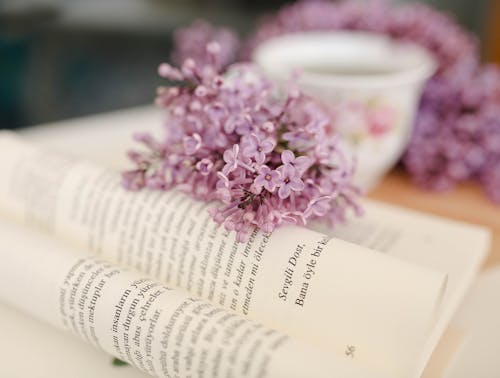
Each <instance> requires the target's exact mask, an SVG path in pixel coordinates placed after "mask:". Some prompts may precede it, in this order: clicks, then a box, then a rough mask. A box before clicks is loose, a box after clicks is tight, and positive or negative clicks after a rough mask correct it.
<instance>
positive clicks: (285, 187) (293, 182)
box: [278, 165, 305, 199]
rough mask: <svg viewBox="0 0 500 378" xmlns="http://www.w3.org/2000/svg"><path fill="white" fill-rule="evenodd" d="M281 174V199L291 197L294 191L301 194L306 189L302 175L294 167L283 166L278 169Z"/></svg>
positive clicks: (279, 192)
mask: <svg viewBox="0 0 500 378" xmlns="http://www.w3.org/2000/svg"><path fill="white" fill-rule="evenodd" d="M278 172H279V173H280V183H279V190H278V195H279V197H280V198H281V199H286V198H288V197H290V194H291V193H292V191H294V192H300V191H302V190H303V189H304V187H305V185H304V182H303V181H302V180H301V179H300V174H299V172H298V171H297V169H296V168H295V167H293V166H292V165H283V166H281V167H279V168H278Z"/></svg>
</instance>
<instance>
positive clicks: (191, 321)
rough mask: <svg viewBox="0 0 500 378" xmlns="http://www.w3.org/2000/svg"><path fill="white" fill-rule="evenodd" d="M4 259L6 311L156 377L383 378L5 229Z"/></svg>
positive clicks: (0, 251)
mask: <svg viewBox="0 0 500 378" xmlns="http://www.w3.org/2000/svg"><path fill="white" fill-rule="evenodd" d="M0 259H1V261H2V263H1V264H0V300H1V301H5V302H7V303H10V304H12V305H14V306H16V307H18V308H20V309H22V310H24V311H26V312H27V313H29V314H31V315H33V316H35V317H37V318H39V319H41V320H44V321H46V322H48V323H50V324H52V325H54V326H56V327H59V328H62V329H65V330H68V331H70V332H72V333H73V334H75V335H77V336H79V337H80V338H81V339H83V340H85V341H86V342H87V343H89V344H91V345H93V346H95V347H96V348H99V349H102V350H104V351H106V352H108V353H110V354H111V355H113V356H116V357H117V358H120V359H121V360H124V361H127V362H129V363H130V364H132V365H134V366H136V367H137V368H139V369H140V370H142V371H144V372H147V373H149V374H151V375H153V376H155V377H164V378H169V377H179V378H181V377H186V378H187V377H200V378H201V377H205V378H225V377H248V378H250V377H251V378H268V377H269V378H270V377H287V378H294V377H295V378H303V377H308V376H309V377H318V378H329V377H332V376H341V377H351V378H365V377H380V376H379V375H377V374H375V373H371V372H369V371H367V370H365V369H363V368H362V367H360V366H359V365H358V364H357V363H356V362H355V361H353V360H350V359H345V358H340V357H337V356H335V355H332V354H331V353H330V354H327V353H324V352H320V351H318V350H316V349H314V348H313V347H310V346H308V345H306V344H302V343H299V342H296V341H295V340H292V339H291V338H290V337H288V336H286V335H283V334H281V333H279V332H277V331H274V330H272V329H269V328H266V327H264V326H262V325H259V324H257V323H254V322H252V321H250V320H248V319H246V318H244V317H242V316H239V315H236V314H234V313H230V312H227V311H224V310H223V309H220V308H217V307H215V306H213V305H211V304H209V303H206V302H204V301H201V300H198V299H195V298H192V297H190V296H189V295H188V294H187V293H184V292H183V291H180V290H172V289H170V288H168V287H165V286H163V285H162V284H160V283H158V282H156V281H153V280H150V279H147V278H144V277H141V276H140V275H139V274H136V273H132V272H128V271H126V270H123V269H121V268H119V267H118V266H116V265H113V264H110V263H108V262H105V261H101V260H98V259H95V258H92V257H89V256H88V255H86V254H84V253H79V252H77V251H76V250H74V249H70V248H68V247H67V246H63V245H59V244H57V243H55V241H54V240H50V239H49V238H48V237H47V236H44V235H40V234H38V235H37V234H36V233H34V232H31V233H30V232H28V231H27V230H26V229H24V230H23V229H20V228H19V226H14V225H12V224H8V223H7V222H5V221H2V220H0ZM27 352H28V353H29V351H27ZM306 362H307V363H306ZM74 368H75V369H79V368H80V367H79V366H75V367H74Z"/></svg>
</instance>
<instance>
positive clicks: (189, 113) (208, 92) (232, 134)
mask: <svg viewBox="0 0 500 378" xmlns="http://www.w3.org/2000/svg"><path fill="white" fill-rule="evenodd" d="M206 51H207V54H208V56H209V59H208V60H207V62H211V63H210V64H209V63H207V62H204V63H202V64H201V65H200V64H198V63H197V62H195V61H194V60H192V59H187V60H186V61H185V62H184V63H183V65H182V67H181V68H180V69H177V68H174V67H172V66H170V65H169V64H166V63H163V64H161V65H160V67H159V74H160V76H162V77H164V78H166V79H168V80H170V81H173V82H175V83H177V84H176V85H175V86H172V87H169V88H160V89H159V91H158V97H157V100H156V103H157V105H159V106H160V107H163V108H165V110H166V112H167V118H166V124H165V126H166V127H165V132H166V133H165V136H164V138H163V139H162V140H159V141H158V140H155V139H154V138H153V137H152V136H151V135H148V134H146V135H145V134H140V135H136V140H137V141H138V142H140V143H142V144H143V145H144V146H145V147H146V150H145V151H142V152H139V151H131V152H130V153H129V157H130V158H131V160H132V161H133V162H134V163H135V165H136V167H135V169H133V170H131V171H128V172H125V173H124V174H123V182H124V185H125V187H126V188H128V189H131V190H139V189H141V188H144V187H147V188H150V189H158V190H168V189H170V188H174V187H175V188H177V189H179V190H181V191H183V192H185V193H188V194H190V195H192V196H194V197H195V198H197V199H201V200H205V201H210V200H218V201H220V202H222V205H221V206H219V207H213V208H212V209H211V210H210V214H211V216H212V217H213V219H214V220H215V221H216V222H217V223H218V224H220V225H224V227H225V228H226V229H227V230H228V231H234V232H236V235H237V239H238V240H239V241H242V242H243V241H246V240H247V239H248V237H249V235H250V233H251V232H252V230H253V229H254V228H255V227H258V228H260V229H262V230H263V231H265V232H271V231H273V230H274V229H275V228H276V227H277V226H279V225H282V224H300V225H305V224H306V223H307V221H308V220H309V219H313V218H317V217H324V218H326V219H328V220H329V221H330V222H331V223H333V224H335V223H337V222H339V221H343V220H344V218H345V213H346V211H347V210H348V209H349V208H351V209H354V211H355V212H360V209H359V207H358V205H357V203H356V200H357V197H358V195H359V192H358V190H357V189H356V188H355V187H354V186H353V185H352V176H353V165H352V164H351V162H350V161H348V160H346V158H345V156H344V154H343V153H342V151H341V149H340V147H339V145H338V143H339V140H338V138H336V137H335V135H333V134H332V129H331V127H330V120H329V118H328V116H327V114H326V113H325V112H323V110H322V109H321V107H320V106H319V105H318V104H317V103H315V102H314V101H313V100H312V99H311V98H309V97H307V96H305V95H303V94H301V93H300V92H299V91H297V90H295V89H290V90H289V91H288V93H282V91H280V90H277V89H276V88H274V87H273V86H272V85H271V84H270V83H269V82H268V81H267V80H266V79H265V78H264V77H262V76H261V75H260V74H258V73H257V72H256V70H255V69H254V68H253V67H252V66H251V65H235V66H232V67H230V68H229V70H228V71H227V73H226V74H225V76H224V77H222V76H221V75H220V73H219V70H218V69H217V64H216V63H215V62H217V61H218V53H219V51H220V49H219V47H218V44H216V43H210V44H209V45H208V46H207V50H206Z"/></svg>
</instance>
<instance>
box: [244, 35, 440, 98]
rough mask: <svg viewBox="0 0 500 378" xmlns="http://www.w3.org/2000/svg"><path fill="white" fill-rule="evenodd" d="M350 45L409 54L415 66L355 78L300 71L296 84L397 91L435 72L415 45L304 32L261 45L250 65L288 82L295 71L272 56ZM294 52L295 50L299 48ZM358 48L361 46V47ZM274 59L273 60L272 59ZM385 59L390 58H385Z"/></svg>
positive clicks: (427, 55)
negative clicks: (307, 48)
mask: <svg viewBox="0 0 500 378" xmlns="http://www.w3.org/2000/svg"><path fill="white" fill-rule="evenodd" d="M346 41H350V42H351V43H353V44H354V43H358V44H360V42H361V44H364V45H365V46H366V43H373V44H374V46H375V47H377V46H376V45H377V44H378V45H379V47H382V48H384V49H387V51H388V52H389V51H390V50H391V49H393V51H394V52H396V51H397V52H399V53H401V51H405V52H410V53H412V54H413V57H415V58H416V59H415V63H414V64H413V65H412V66H410V67H406V68H401V69H399V70H394V71H384V72H382V73H378V74H370V75H356V74H335V73H318V72H311V71H306V70H303V71H301V72H300V74H299V75H298V76H297V82H298V83H299V84H304V85H309V86H314V87H340V88H345V89H349V88H352V89H358V88H359V89H363V88H371V87H376V88H387V87H397V86H403V85H410V84H418V83H421V82H424V81H426V80H427V79H429V78H430V77H431V76H432V75H433V74H434V73H435V72H436V69H437V63H436V60H435V59H434V57H433V56H432V55H431V54H430V53H429V52H428V50H427V49H425V48H423V47H421V46H419V45H416V44H415V43H411V42H406V41H398V40H395V39H393V38H390V37H388V36H385V35H382V34H378V33H369V32H362V31H306V32H295V33H290V34H285V35H281V36H277V37H273V38H271V39H269V40H267V41H265V42H264V43H262V44H261V45H259V46H258V47H257V48H256V49H255V51H254V53H253V54H252V59H253V61H254V62H255V63H256V64H257V65H258V66H259V67H260V68H261V69H263V71H264V72H265V73H267V74H268V75H270V76H272V77H273V78H275V79H279V80H289V79H290V78H291V76H292V75H293V71H294V70H295V69H296V68H299V70H300V67H293V66H292V65H290V64H287V63H286V62H277V61H276V58H275V57H276V54H277V52H279V51H280V50H282V51H283V49H284V48H285V50H284V51H286V49H288V50H290V49H291V47H290V46H291V45H292V44H294V43H295V44H297V43H298V44H299V47H300V46H301V45H302V46H304V44H309V46H310V44H311V43H316V44H317V45H318V46H320V45H321V44H323V45H327V44H330V45H331V44H332V43H339V42H341V43H342V42H343V43H345V42H346ZM299 47H298V48H297V49H298V50H299V49H300V48H299ZM361 47H362V46H361ZM273 56H274V58H273ZM387 58H388V59H390V58H391V56H389V55H388V57H387Z"/></svg>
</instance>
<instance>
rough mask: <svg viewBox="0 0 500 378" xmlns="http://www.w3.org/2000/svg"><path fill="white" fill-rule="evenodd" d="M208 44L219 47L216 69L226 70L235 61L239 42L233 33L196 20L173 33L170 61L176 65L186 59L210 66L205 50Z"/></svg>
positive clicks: (208, 56)
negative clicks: (216, 44)
mask: <svg viewBox="0 0 500 378" xmlns="http://www.w3.org/2000/svg"><path fill="white" fill-rule="evenodd" d="M210 42H217V43H218V44H219V46H220V52H219V55H218V61H217V68H218V69H223V68H226V67H227V66H228V65H229V64H231V63H233V62H234V61H235V60H236V59H237V56H238V50H239V48H240V40H239V38H238V35H237V34H236V33H235V32H233V31H232V30H231V29H228V28H224V27H215V26H213V25H211V24H210V23H208V22H206V21H203V20H197V21H195V22H193V23H192V24H191V25H190V26H187V27H184V28H179V29H177V30H176V31H175V33H174V50H173V51H172V60H173V61H174V62H175V63H176V64H178V65H181V64H182V63H183V62H184V61H185V60H186V59H188V58H190V59H194V60H196V62H198V64H199V65H202V64H205V63H208V64H211V63H212V62H210V59H211V58H210V54H208V53H207V51H206V49H205V47H206V46H207V44H209V43H210Z"/></svg>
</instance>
